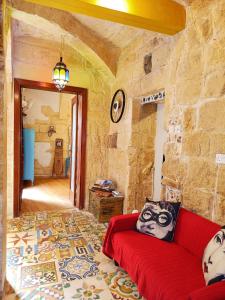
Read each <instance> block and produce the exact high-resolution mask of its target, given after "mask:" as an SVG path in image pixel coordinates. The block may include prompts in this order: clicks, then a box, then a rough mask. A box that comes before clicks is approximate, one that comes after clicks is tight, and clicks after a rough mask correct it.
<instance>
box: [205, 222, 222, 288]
mask: <svg viewBox="0 0 225 300" xmlns="http://www.w3.org/2000/svg"><path fill="white" fill-rule="evenodd" d="M202 268H203V272H204V277H205V281H206V284H207V285H210V284H213V283H215V282H218V281H223V280H225V226H224V227H222V228H221V230H220V231H218V232H217V233H216V234H215V235H214V237H213V238H212V239H211V240H210V241H209V243H208V245H207V246H206V248H205V251H204V255H203V261H202Z"/></svg>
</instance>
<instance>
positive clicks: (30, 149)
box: [14, 79, 87, 216]
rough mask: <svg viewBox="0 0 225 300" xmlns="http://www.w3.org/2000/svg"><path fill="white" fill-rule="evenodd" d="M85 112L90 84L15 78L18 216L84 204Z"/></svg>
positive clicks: (15, 154)
mask: <svg viewBox="0 0 225 300" xmlns="http://www.w3.org/2000/svg"><path fill="white" fill-rule="evenodd" d="M74 101H76V110H74V108H73V107H74ZM42 102H43V103H42ZM42 104H43V105H42ZM74 114H75V115H74ZM86 114H87V90H86V89H82V88H76V87H69V86H67V87H66V88H65V89H64V90H63V92H62V93H59V92H58V90H57V89H56V88H55V86H54V85H53V84H50V83H41V82H34V81H29V80H20V79H16V80H15V118H14V119H15V124H14V127H15V128H14V129H15V141H14V157H15V159H14V167H15V168H14V169H15V170H16V172H15V175H14V216H18V215H19V213H20V212H21V211H22V212H26V211H37V210H52V209H59V208H71V207H74V206H76V207H78V208H83V207H84V181H85V152H86V151H85V149H86V121H87V120H86Z"/></svg>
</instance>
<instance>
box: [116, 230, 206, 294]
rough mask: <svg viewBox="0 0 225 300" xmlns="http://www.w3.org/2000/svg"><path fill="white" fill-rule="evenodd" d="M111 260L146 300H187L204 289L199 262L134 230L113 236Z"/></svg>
mask: <svg viewBox="0 0 225 300" xmlns="http://www.w3.org/2000/svg"><path fill="white" fill-rule="evenodd" d="M112 246H113V249H114V259H115V260H116V261H117V262H118V263H119V265H120V266H121V267H122V268H124V269H125V270H126V271H127V272H128V273H129V275H130V276H131V278H132V280H133V281H135V282H136V283H137V285H138V289H139V291H140V293H141V294H142V295H143V296H144V297H145V298H147V299H149V300H150V299H154V300H156V299H157V300H158V299H160V300H174V299H176V300H178V299H182V300H185V299H187V297H188V295H189V294H190V293H191V292H192V291H193V290H197V289H200V288H202V287H204V286H205V281H204V277H203V272H202V266H201V264H202V261H201V259H199V258H198V257H197V256H194V255H193V254H191V253H190V252H188V251H187V250H185V249H184V248H182V247H180V246H179V245H177V244H175V243H168V242H165V241H161V240H159V239H157V238H154V237H151V236H147V235H145V234H141V233H138V232H136V231H134V230H130V231H123V232H117V233H114V234H113V237H112Z"/></svg>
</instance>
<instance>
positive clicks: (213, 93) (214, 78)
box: [203, 68, 225, 98]
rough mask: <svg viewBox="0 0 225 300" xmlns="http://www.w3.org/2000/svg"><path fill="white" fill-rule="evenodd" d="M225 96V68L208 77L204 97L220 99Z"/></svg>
mask: <svg viewBox="0 0 225 300" xmlns="http://www.w3.org/2000/svg"><path fill="white" fill-rule="evenodd" d="M224 94H225V71H224V68H221V69H216V70H215V71H213V72H211V73H209V74H208V75H206V78H205V83H204V88H203V96H204V97H205V98H210V97H220V96H222V95H224Z"/></svg>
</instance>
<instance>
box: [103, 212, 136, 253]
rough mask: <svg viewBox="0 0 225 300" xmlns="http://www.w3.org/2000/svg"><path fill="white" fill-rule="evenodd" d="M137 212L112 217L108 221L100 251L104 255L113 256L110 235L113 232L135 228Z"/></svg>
mask: <svg viewBox="0 0 225 300" xmlns="http://www.w3.org/2000/svg"><path fill="white" fill-rule="evenodd" d="M138 216H139V213H136V214H128V215H121V216H116V217H112V218H111V219H110V222H109V226H108V229H107V231H106V235H105V239H104V242H103V248H102V251H103V253H104V254H105V255H107V256H108V257H110V258H112V257H113V247H112V236H113V234H114V233H115V232H119V231H126V230H135V229H136V223H137V220H138Z"/></svg>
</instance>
